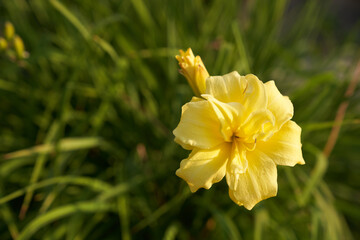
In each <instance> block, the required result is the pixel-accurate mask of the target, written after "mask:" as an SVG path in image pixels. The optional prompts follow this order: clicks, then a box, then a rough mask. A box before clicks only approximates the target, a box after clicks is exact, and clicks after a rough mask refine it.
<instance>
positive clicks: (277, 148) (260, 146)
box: [256, 121, 305, 166]
mask: <svg viewBox="0 0 360 240" xmlns="http://www.w3.org/2000/svg"><path fill="white" fill-rule="evenodd" d="M300 135H301V128H300V127H299V126H298V125H297V124H296V123H295V122H293V121H288V122H286V123H285V124H284V125H283V126H282V127H281V129H280V131H278V132H277V133H275V134H274V136H273V137H271V138H270V139H269V140H268V141H266V142H261V141H260V142H258V143H257V145H256V151H260V152H262V153H264V154H266V155H267V156H268V157H269V158H271V159H272V160H273V161H274V162H275V163H276V164H277V165H286V166H294V165H295V164H305V161H304V159H303V156H302V152H301V139H300Z"/></svg>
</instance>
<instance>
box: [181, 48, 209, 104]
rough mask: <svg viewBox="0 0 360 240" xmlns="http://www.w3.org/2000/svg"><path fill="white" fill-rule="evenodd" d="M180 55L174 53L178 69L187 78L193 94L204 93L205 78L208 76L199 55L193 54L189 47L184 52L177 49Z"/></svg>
mask: <svg viewBox="0 0 360 240" xmlns="http://www.w3.org/2000/svg"><path fill="white" fill-rule="evenodd" d="M179 52H180V56H179V55H176V59H177V60H178V62H179V66H180V68H181V70H180V71H179V72H180V73H181V74H182V75H184V76H185V78H186V79H187V81H188V83H189V85H190V87H191V88H192V90H193V92H194V94H195V95H196V96H198V97H200V95H201V94H203V93H205V89H206V84H205V80H206V78H208V77H209V73H208V72H207V70H206V68H205V66H204V63H203V62H202V60H201V58H200V57H199V56H196V57H195V56H194V54H193V52H192V50H191V48H189V49H188V50H187V51H186V52H184V51H182V50H179Z"/></svg>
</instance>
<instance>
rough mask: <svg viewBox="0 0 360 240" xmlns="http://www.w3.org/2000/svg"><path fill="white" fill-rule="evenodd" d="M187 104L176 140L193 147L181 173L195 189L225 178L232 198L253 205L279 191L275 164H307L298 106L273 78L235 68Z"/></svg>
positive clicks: (209, 83) (214, 79)
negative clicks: (264, 78) (243, 73)
mask: <svg viewBox="0 0 360 240" xmlns="http://www.w3.org/2000/svg"><path fill="white" fill-rule="evenodd" d="M201 97H202V98H197V97H194V98H193V99H192V100H191V102H189V103H187V104H185V105H184V106H183V108H182V116H181V120H180V123H179V125H178V126H177V127H176V129H175V130H174V132H173V133H174V135H175V141H176V142H177V143H179V144H180V145H181V146H182V147H183V148H185V149H188V150H192V152H191V153H190V155H189V157H188V158H186V159H184V160H182V161H181V164H180V168H179V169H178V170H177V171H176V175H178V176H179V177H181V178H182V179H184V180H185V181H186V182H187V183H188V185H189V187H190V190H191V191H192V192H195V191H197V190H198V189H199V188H206V189H209V188H210V187H211V186H212V184H213V183H216V182H219V181H221V180H222V178H223V177H224V176H226V181H227V184H228V186H229V195H230V198H231V199H232V200H233V201H234V202H235V203H237V204H238V205H240V206H242V205H243V206H244V207H245V208H247V209H249V210H250V209H252V208H253V207H254V205H255V204H256V203H258V202H259V201H261V200H263V199H266V198H269V197H273V196H275V195H276V194H277V170H276V165H287V166H294V165H295V164H305V162H304V160H303V157H302V152H301V142H300V134H301V128H300V127H299V126H298V125H297V124H296V123H295V122H293V121H291V120H290V119H291V118H292V116H293V105H292V103H291V101H290V100H289V98H288V97H286V96H283V95H282V94H281V93H280V92H279V90H278V89H277V87H276V86H275V83H274V81H269V82H267V83H265V84H264V83H262V82H261V81H260V80H259V79H258V78H257V77H256V76H255V75H252V74H249V75H246V76H240V75H239V74H238V73H237V72H232V73H229V74H226V75H224V76H216V77H209V78H208V79H207V80H206V94H202V95H201Z"/></svg>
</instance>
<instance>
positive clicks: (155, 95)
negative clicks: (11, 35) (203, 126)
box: [0, 0, 360, 240]
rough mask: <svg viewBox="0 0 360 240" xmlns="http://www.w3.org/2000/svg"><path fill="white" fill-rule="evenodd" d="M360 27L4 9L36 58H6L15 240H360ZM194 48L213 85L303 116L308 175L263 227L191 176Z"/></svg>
mask: <svg viewBox="0 0 360 240" xmlns="http://www.w3.org/2000/svg"><path fill="white" fill-rule="evenodd" d="M359 12H360V6H359V1H350V0H346V1H340V0H338V1H335V0H333V1H325V0H323V1H319V0H309V1H294V0H293V1H290V0H276V1H260V0H247V1H245V0H243V1H235V0H227V1H223V0H173V1H166V0H151V1H146V0H121V1H119V0H102V1H95V0H88V1H85V0H64V1H60V0H36V1H35V0H34V1H30V0H29V1H26V0H11V1H10V0H1V1H0V36H3V37H4V24H5V22H6V21H10V22H11V23H12V24H13V25H14V27H15V31H16V34H18V35H19V36H20V38H21V39H22V40H23V42H24V45H25V49H26V51H27V52H28V55H29V56H28V57H27V58H25V59H20V58H19V57H16V54H15V53H14V51H13V49H12V48H13V47H14V46H11V41H9V43H10V46H9V48H8V49H6V50H2V51H1V52H0V153H1V154H0V239H49V240H50V239H67V240H71V239H76V240H81V239H124V240H129V239H165V240H171V239H360V174H359V170H360V139H359V137H360V101H359V100H360V91H359V87H357V88H356V86H357V85H356V81H358V80H359V77H360V76H359V75H360V73H359V74H358V75H357V76H356V74H355V77H354V73H355V72H356V69H357V71H359V70H360V65H358V61H359V59H360V58H359V57H360V51H359V46H360V21H359V20H360V18H359ZM188 47H191V48H192V49H193V51H194V53H195V54H197V55H200V56H201V57H202V59H203V61H204V63H205V66H206V67H207V69H208V71H209V73H210V75H220V74H225V73H228V72H231V71H233V70H237V71H238V72H239V73H240V74H242V75H245V74H247V73H254V74H256V75H257V76H258V77H259V78H260V79H261V80H263V81H264V82H266V81H268V80H271V79H274V80H275V82H276V84H277V86H278V88H279V89H280V91H281V92H282V93H283V94H285V95H288V96H289V97H290V98H291V100H292V101H293V103H294V107H295V116H294V120H295V121H296V122H297V123H298V124H299V125H300V126H301V127H302V129H303V133H302V142H303V154H304V159H305V161H306V165H304V166H295V167H294V168H290V167H281V166H280V167H278V183H279V192H278V196H277V197H274V198H270V199H268V200H265V201H262V202H261V203H259V204H258V205H257V206H256V207H255V208H254V209H253V210H252V211H248V210H246V209H245V208H243V207H239V206H237V205H236V204H235V203H233V202H232V201H231V200H230V198H229V197H228V187H227V185H226V182H225V180H223V181H222V182H220V183H218V184H215V185H214V186H213V187H212V188H211V189H210V190H199V191H198V192H196V193H195V194H190V192H189V190H188V187H187V185H186V183H185V182H184V181H183V180H181V179H180V178H178V177H176V176H175V171H176V169H177V168H178V167H179V164H180V161H181V160H182V159H183V158H185V157H187V155H188V153H189V152H188V151H186V150H183V149H182V148H181V147H180V146H178V145H177V144H175V143H174V142H173V135H172V130H173V129H174V128H175V127H176V125H177V124H178V122H179V120H180V111H181V106H182V105H183V104H185V103H186V102H188V101H189V100H190V99H191V96H192V92H191V89H190V87H189V86H188V85H187V82H186V80H185V78H183V77H182V76H181V75H180V74H179V73H178V70H177V69H178V66H177V62H176V60H175V58H174V55H176V54H177V53H178V49H186V48H188ZM349 89H350V90H349ZM352 90H355V91H353V92H351V91H352ZM347 104H348V107H347V108H346V106H347ZM344 107H345V110H346V111H343V110H344ZM339 108H340V109H342V110H340V112H339V113H338V109H339ZM341 111H342V112H341ZM337 113H338V114H337ZM337 115H338V120H339V119H340V120H341V117H343V121H342V122H336V124H335V118H336V116H337ZM334 126H335V130H333V133H334V131H335V133H336V129H338V128H339V127H341V129H340V132H339V134H338V136H337V135H336V134H335V135H334V134H332V135H330V133H331V131H332V129H333V127H334ZM329 139H330V140H329ZM329 141H330V142H334V141H336V144H335V147H334V148H333V149H332V148H331V146H330V149H329V150H328V151H325V154H324V148H325V145H326V144H327V142H329ZM328 144H329V143H328Z"/></svg>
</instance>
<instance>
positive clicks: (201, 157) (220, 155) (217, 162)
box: [176, 143, 231, 192]
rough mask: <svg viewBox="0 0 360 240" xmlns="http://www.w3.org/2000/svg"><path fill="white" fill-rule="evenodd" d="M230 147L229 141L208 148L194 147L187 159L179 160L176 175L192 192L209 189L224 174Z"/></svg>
mask: <svg viewBox="0 0 360 240" xmlns="http://www.w3.org/2000/svg"><path fill="white" fill-rule="evenodd" d="M230 149H231V144H230V143H223V144H221V145H219V146H217V147H215V148H212V149H210V150H201V149H198V148H195V149H194V150H193V151H192V152H191V154H190V156H189V157H188V158H187V159H184V160H182V161H181V163H180V168H179V169H178V170H177V171H176V175H177V176H179V177H181V178H182V179H184V180H185V181H186V182H187V183H188V185H189V187H190V190H191V191H192V192H196V191H197V190H198V189H199V188H206V189H209V188H210V187H211V186H212V184H213V183H217V182H219V181H221V179H223V177H224V176H225V173H226V163H227V161H228V157H229V154H230Z"/></svg>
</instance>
